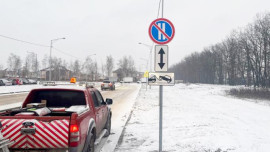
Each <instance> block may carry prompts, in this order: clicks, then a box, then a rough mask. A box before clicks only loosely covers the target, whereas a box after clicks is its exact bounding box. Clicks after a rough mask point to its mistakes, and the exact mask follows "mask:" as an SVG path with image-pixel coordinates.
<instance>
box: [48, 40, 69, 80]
mask: <svg viewBox="0 0 270 152" xmlns="http://www.w3.org/2000/svg"><path fill="white" fill-rule="evenodd" d="M64 39H66V38H64V37H63V38H58V39H53V40H51V45H50V73H49V81H52V48H53V42H54V41H57V40H64Z"/></svg>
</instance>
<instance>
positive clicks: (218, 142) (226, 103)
mask: <svg viewBox="0 0 270 152" xmlns="http://www.w3.org/2000/svg"><path fill="white" fill-rule="evenodd" d="M228 89H230V87H229V86H219V85H200V84H199V85H195V84H191V85H188V86H187V85H185V84H178V85H176V86H173V87H164V109H163V110H164V113H163V115H164V117H163V129H164V131H163V150H164V151H170V152H173V151H182V152H190V151H196V152H205V151H207V152H225V151H226V152H227V151H236V152H243V151H245V152H255V151H256V152H257V151H258V152H266V151H269V149H270V132H269V126H270V106H267V105H263V104H257V103H255V102H256V101H254V102H250V101H252V100H250V99H249V100H248V101H245V99H238V98H234V97H231V96H227V95H226V93H225V92H224V91H225V90H228ZM158 110H159V106H158V87H152V89H151V90H148V91H147V92H146V91H145V90H141V91H140V92H139V96H138V98H137V99H136V103H135V105H134V107H133V113H132V115H131V119H130V120H129V122H128V123H127V125H126V127H125V129H124V134H123V136H122V139H121V138H120V140H119V143H118V146H117V148H116V150H115V151H116V152H122V151H129V152H133V151H134V152H137V151H143V152H145V151H151V152H154V151H157V150H158V122H159V121H158V120H159V118H158V116H159V115H158V114H159V111H158Z"/></svg>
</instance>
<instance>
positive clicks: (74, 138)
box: [70, 125, 80, 147]
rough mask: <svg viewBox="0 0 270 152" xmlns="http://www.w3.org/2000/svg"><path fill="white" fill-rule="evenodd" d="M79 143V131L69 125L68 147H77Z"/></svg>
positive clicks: (77, 127)
mask: <svg viewBox="0 0 270 152" xmlns="http://www.w3.org/2000/svg"><path fill="white" fill-rule="evenodd" d="M79 141H80V131H79V126H78V125H70V147H77V146H78V145H79Z"/></svg>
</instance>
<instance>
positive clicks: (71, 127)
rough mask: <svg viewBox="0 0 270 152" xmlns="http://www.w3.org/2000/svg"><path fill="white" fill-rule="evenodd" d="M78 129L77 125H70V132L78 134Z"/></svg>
mask: <svg viewBox="0 0 270 152" xmlns="http://www.w3.org/2000/svg"><path fill="white" fill-rule="evenodd" d="M78 131H79V127H78V125H70V132H78Z"/></svg>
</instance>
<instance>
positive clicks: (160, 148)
mask: <svg viewBox="0 0 270 152" xmlns="http://www.w3.org/2000/svg"><path fill="white" fill-rule="evenodd" d="M163 10H164V0H162V13H161V18H163ZM162 100H163V86H162V85H160V86H159V152H162V113H163V111H162V110H163V109H162V107H163V101H162Z"/></svg>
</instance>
